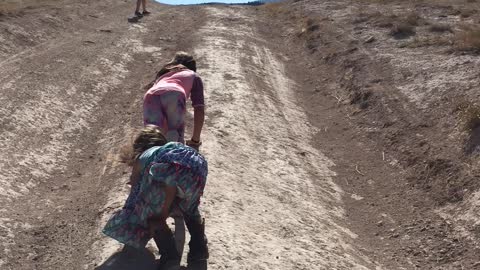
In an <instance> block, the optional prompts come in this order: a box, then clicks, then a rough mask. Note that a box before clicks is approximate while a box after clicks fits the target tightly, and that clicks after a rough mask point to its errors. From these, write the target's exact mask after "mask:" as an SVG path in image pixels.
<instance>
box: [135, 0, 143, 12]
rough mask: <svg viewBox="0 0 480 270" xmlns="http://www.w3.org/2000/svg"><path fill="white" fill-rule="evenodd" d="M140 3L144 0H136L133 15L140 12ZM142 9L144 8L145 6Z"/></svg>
mask: <svg viewBox="0 0 480 270" xmlns="http://www.w3.org/2000/svg"><path fill="white" fill-rule="evenodd" d="M142 1H144V0H137V6H136V8H135V13H138V12H140V5H141V4H142ZM143 7H144V8H145V5H144V6H143Z"/></svg>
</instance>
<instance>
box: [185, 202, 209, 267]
mask: <svg viewBox="0 0 480 270" xmlns="http://www.w3.org/2000/svg"><path fill="white" fill-rule="evenodd" d="M184 217H185V224H186V225H187V229H188V232H189V233H190V243H188V245H189V247H190V250H189V252H188V259H187V261H188V262H189V263H191V262H197V261H205V260H207V259H208V257H209V254H208V240H207V236H206V235H205V219H204V218H202V216H201V215H200V212H199V211H198V207H197V208H196V209H195V211H194V212H193V213H192V214H190V215H188V216H187V215H185V216H184Z"/></svg>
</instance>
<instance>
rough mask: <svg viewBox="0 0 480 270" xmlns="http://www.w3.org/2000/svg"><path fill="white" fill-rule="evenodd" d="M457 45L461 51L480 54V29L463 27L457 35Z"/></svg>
mask: <svg viewBox="0 0 480 270" xmlns="http://www.w3.org/2000/svg"><path fill="white" fill-rule="evenodd" d="M455 45H456V47H457V49H458V50H461V51H473V52H480V27H478V26H463V27H462V29H460V30H459V31H458V32H456V34H455Z"/></svg>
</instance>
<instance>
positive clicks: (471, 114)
mask: <svg viewBox="0 0 480 270" xmlns="http://www.w3.org/2000/svg"><path fill="white" fill-rule="evenodd" d="M457 110H458V111H459V113H460V121H461V124H462V126H463V129H464V130H465V131H469V132H471V131H473V130H474V129H476V128H478V127H480V105H478V104H476V103H471V102H462V103H461V104H459V105H458V106H457Z"/></svg>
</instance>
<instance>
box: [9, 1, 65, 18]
mask: <svg viewBox="0 0 480 270" xmlns="http://www.w3.org/2000/svg"><path fill="white" fill-rule="evenodd" d="M59 2H60V0H0V16H4V15H17V14H19V13H21V11H22V10H24V9H26V8H35V7H40V6H46V5H58V4H60V3H59Z"/></svg>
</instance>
